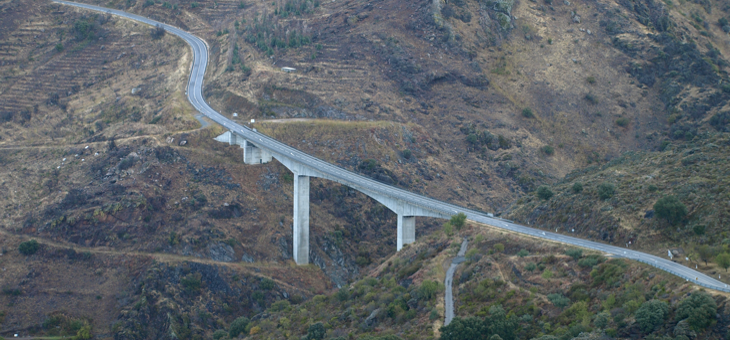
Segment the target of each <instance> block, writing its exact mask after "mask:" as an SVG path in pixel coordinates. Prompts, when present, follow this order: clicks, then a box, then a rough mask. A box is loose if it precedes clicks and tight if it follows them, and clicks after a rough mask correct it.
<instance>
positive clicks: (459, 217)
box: [449, 212, 466, 230]
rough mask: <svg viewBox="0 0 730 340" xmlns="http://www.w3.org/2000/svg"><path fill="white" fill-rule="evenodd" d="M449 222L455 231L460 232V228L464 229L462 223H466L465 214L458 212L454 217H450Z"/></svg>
mask: <svg viewBox="0 0 730 340" xmlns="http://www.w3.org/2000/svg"><path fill="white" fill-rule="evenodd" d="M449 222H450V223H451V225H453V226H454V227H455V228H456V230H461V228H462V227H464V223H465V222H466V214H464V213H463V212H460V213H458V214H456V215H453V216H451V219H450V220H449Z"/></svg>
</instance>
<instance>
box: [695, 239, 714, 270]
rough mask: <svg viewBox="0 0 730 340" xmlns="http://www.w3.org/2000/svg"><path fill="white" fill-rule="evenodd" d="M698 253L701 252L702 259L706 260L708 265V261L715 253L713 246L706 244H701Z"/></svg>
mask: <svg viewBox="0 0 730 340" xmlns="http://www.w3.org/2000/svg"><path fill="white" fill-rule="evenodd" d="M697 253H699V255H700V259H701V260H702V261H705V266H706V265H707V261H709V260H710V259H712V255H714V254H713V251H712V248H710V246H708V245H706V244H703V245H701V246H700V248H699V249H697Z"/></svg>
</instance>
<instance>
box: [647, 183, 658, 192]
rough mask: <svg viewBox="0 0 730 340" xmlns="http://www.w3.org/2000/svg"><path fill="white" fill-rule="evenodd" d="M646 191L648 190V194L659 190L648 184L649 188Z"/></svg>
mask: <svg viewBox="0 0 730 340" xmlns="http://www.w3.org/2000/svg"><path fill="white" fill-rule="evenodd" d="M646 190H648V191H649V192H656V191H657V190H659V188H658V187H657V186H656V185H654V184H649V186H648V187H646Z"/></svg>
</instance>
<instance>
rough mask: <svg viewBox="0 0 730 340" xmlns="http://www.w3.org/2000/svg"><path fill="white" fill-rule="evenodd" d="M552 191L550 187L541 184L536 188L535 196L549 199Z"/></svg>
mask: <svg viewBox="0 0 730 340" xmlns="http://www.w3.org/2000/svg"><path fill="white" fill-rule="evenodd" d="M553 195H554V193H553V191H552V190H550V188H548V187H547V186H546V185H541V186H540V187H539V188H537V197H539V198H541V199H544V200H549V199H550V198H551V197H553Z"/></svg>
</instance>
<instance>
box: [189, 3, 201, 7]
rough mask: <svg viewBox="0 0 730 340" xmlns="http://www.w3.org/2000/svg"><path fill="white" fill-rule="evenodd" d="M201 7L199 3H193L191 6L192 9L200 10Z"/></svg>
mask: <svg viewBox="0 0 730 340" xmlns="http://www.w3.org/2000/svg"><path fill="white" fill-rule="evenodd" d="M199 6H200V4H199V3H197V2H193V3H191V4H190V8H198V7H199Z"/></svg>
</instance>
